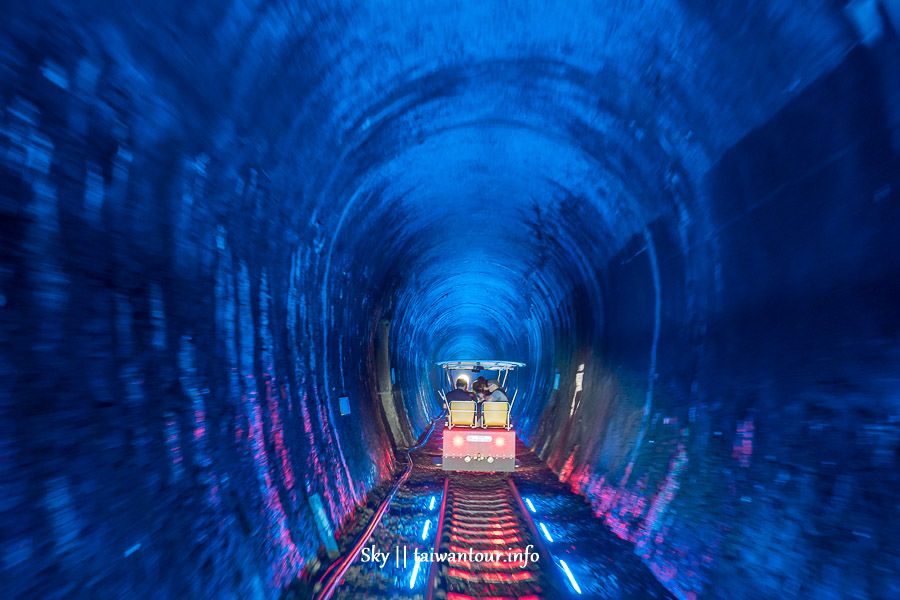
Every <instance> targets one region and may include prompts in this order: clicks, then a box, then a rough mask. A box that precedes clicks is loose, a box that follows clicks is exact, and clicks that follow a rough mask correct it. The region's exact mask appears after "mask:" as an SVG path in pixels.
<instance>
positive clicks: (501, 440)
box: [497, 437, 506, 446]
mask: <svg viewBox="0 0 900 600" xmlns="http://www.w3.org/2000/svg"><path fill="white" fill-rule="evenodd" d="M505 443H506V440H504V439H503V438H502V437H498V438H497V445H498V446H503V445H504V444H505Z"/></svg>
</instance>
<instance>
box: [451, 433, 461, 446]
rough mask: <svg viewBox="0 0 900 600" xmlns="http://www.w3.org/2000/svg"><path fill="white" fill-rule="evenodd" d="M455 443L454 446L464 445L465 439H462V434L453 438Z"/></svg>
mask: <svg viewBox="0 0 900 600" xmlns="http://www.w3.org/2000/svg"><path fill="white" fill-rule="evenodd" d="M453 445H454V446H462V445H463V439H462V436H461V435H458V436H456V437H455V438H453Z"/></svg>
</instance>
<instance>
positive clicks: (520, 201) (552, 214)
mask: <svg viewBox="0 0 900 600" xmlns="http://www.w3.org/2000/svg"><path fill="white" fill-rule="evenodd" d="M5 9H6V10H5V12H6V14H5V15H4V22H3V25H2V35H0V84H2V85H0V169H2V171H0V239H2V243H0V326H2V334H3V335H2V338H0V382H2V383H0V403H2V405H0V409H2V412H0V455H2V460H0V486H2V487H0V528H2V530H3V531H4V535H3V536H2V538H0V559H2V560H0V568H2V569H3V572H2V579H3V580H4V581H10V582H11V584H10V585H11V588H10V589H12V595H13V596H16V595H18V596H22V597H43V596H48V595H50V593H51V590H54V591H58V592H59V593H68V594H70V595H73V596H74V595H77V594H76V591H78V592H80V593H82V594H88V595H89V596H88V597H120V596H121V597H126V596H127V597H129V598H140V597H161V596H167V597H178V598H208V597H228V595H229V594H233V595H234V596H236V597H276V596H277V595H278V591H279V589H280V588H281V586H283V585H284V584H285V583H286V582H288V581H289V580H290V579H291V578H292V577H294V576H295V575H298V574H302V573H303V572H304V570H311V569H314V567H315V565H316V560H317V559H316V552H317V550H318V549H319V547H320V539H319V537H318V533H317V529H316V526H315V523H314V515H313V510H312V509H311V503H310V498H311V497H312V496H313V495H315V494H318V495H319V497H320V498H321V499H322V505H323V507H324V509H325V511H326V512H327V517H328V521H329V523H330V524H331V526H332V527H333V528H335V529H336V530H339V529H340V528H341V527H342V526H345V524H346V519H347V517H348V516H349V515H350V514H351V512H352V510H353V509H354V507H355V506H356V504H357V502H359V501H361V500H362V499H363V498H364V497H365V494H366V492H367V491H369V490H370V489H371V488H372V487H373V486H375V485H376V484H378V483H380V482H381V481H384V480H385V479H388V478H390V477H391V476H392V474H393V472H394V468H395V466H396V465H395V459H394V452H393V450H394V448H393V447H392V445H394V444H393V443H395V442H396V441H397V439H398V438H397V436H395V435H394V434H393V433H392V432H391V430H390V424H389V423H388V422H387V418H386V417H385V415H384V413H383V411H382V405H381V402H382V400H380V399H379V398H380V397H379V395H378V394H377V393H376V392H377V389H378V387H377V382H376V378H375V371H376V369H375V364H376V356H375V354H376V353H375V337H376V329H377V326H378V323H379V322H380V321H381V320H389V321H390V323H391V325H390V348H391V350H390V353H391V356H390V359H391V366H392V367H393V368H394V369H395V373H396V386H395V387H393V389H392V390H391V391H392V394H393V397H394V398H396V399H397V401H398V402H399V403H400V404H399V406H400V407H401V409H402V410H401V412H402V415H401V416H400V419H401V421H402V426H403V427H404V428H405V431H406V436H407V437H409V438H415V437H417V436H418V435H420V434H421V433H422V432H423V431H425V429H426V428H427V424H428V421H429V419H430V418H431V417H432V416H434V414H435V412H436V410H437V409H438V406H437V404H436V402H435V399H434V394H433V391H432V389H431V380H430V377H431V376H432V373H431V363H432V362H433V361H434V360H439V359H447V358H463V357H468V356H490V357H493V358H505V359H511V360H521V361H524V362H526V363H527V364H528V368H527V369H526V371H525V372H524V373H523V376H524V381H525V382H526V385H525V386H524V389H523V392H524V396H522V397H520V399H519V400H517V415H516V419H517V428H518V433H519V435H520V437H521V438H522V439H524V440H526V441H527V442H528V443H529V444H530V445H532V446H533V447H534V448H535V449H536V450H537V451H538V452H539V454H540V455H541V456H542V457H543V458H545V459H546V460H547V462H548V464H549V465H550V466H551V467H552V468H553V469H554V470H555V471H556V472H557V473H558V474H559V476H560V478H561V479H562V480H564V481H566V482H567V483H569V484H570V485H571V487H572V488H573V489H575V490H576V491H578V492H579V493H583V494H584V495H585V497H586V499H587V500H588V501H589V502H591V504H592V506H593V507H594V510H595V513H596V514H597V515H598V517H600V518H602V519H604V521H605V522H606V523H607V524H608V526H609V527H610V528H611V530H612V531H614V532H615V533H616V534H617V535H619V536H620V537H622V538H624V539H628V540H630V541H631V542H633V547H634V551H635V552H636V553H637V554H639V555H640V556H641V557H643V558H644V561H645V563H646V564H647V566H648V567H649V568H651V569H652V570H653V571H654V573H655V574H656V576H657V577H658V578H659V579H660V580H661V581H662V582H663V583H664V584H665V585H666V586H667V587H669V589H671V590H672V591H673V593H675V594H676V595H677V596H678V597H680V598H702V597H727V598H744V597H746V598H751V597H759V596H758V594H762V593H763V592H761V591H760V590H765V594H763V595H766V594H768V595H776V590H788V592H790V593H793V594H794V595H796V596H798V597H810V598H831V597H834V598H838V597H846V591H847V590H854V593H857V595H858V596H859V597H866V598H882V597H891V596H896V595H897V594H896V593H895V592H896V591H897V586H898V582H897V578H896V571H897V569H896V565H897V560H898V558H897V557H898V545H897V542H896V541H895V540H894V539H893V537H891V536H890V535H889V533H890V532H891V527H885V526H884V523H886V522H888V521H887V519H889V518H892V517H889V516H887V515H891V514H893V512H894V511H893V507H894V505H893V503H892V502H893V501H892V500H891V498H892V497H893V496H895V495H896V492H897V489H898V481H897V478H896V475H895V473H896V472H897V469H896V467H897V452H898V450H897V448H898V446H897V443H898V442H897V439H898V438H897V425H896V422H897V415H896V406H895V404H896V402H894V401H893V400H892V398H894V396H895V395H896V394H895V392H894V391H893V390H894V389H895V388H896V384H897V378H896V374H895V373H894V368H893V365H895V364H896V357H897V339H898V328H897V325H898V324H897V316H896V315H897V311H896V308H895V304H896V302H895V300H894V299H895V298H896V297H897V292H898V290H897V277H896V274H897V272H898V268H897V267H898V264H897V260H898V256H900V252H898V250H900V249H898V247H897V241H896V239H897V238H896V236H895V235H894V230H895V229H896V226H895V225H894V224H895V223H897V222H898V220H897V217H898V215H897V200H896V198H897V190H898V189H900V182H898V181H897V173H898V168H897V167H898V165H897V149H898V139H900V138H898V134H897V122H898V106H900V101H898V87H897V86H898V84H897V80H896V77H895V76H894V75H893V74H894V73H896V72H897V71H898V68H897V67H898V62H897V55H898V48H897V43H898V42H897V37H896V32H897V31H898V29H900V26H898V23H900V9H898V8H897V3H896V2H893V1H887V0H884V1H881V2H875V1H872V2H854V3H852V6H851V7H850V8H845V7H844V6H843V5H842V3H840V2H839V3H802V2H787V1H784V0H766V1H763V2H757V3H753V5H752V6H746V5H743V4H739V3H738V4H735V3H712V2H704V1H699V0H657V1H651V2H644V3H587V2H585V3H571V4H567V5H566V7H565V9H563V8H562V7H561V5H560V3H558V2H543V1H538V0H535V1H533V2H524V3H476V2H447V1H439V0H426V1H423V2H415V3H404V2H397V3H377V2H371V3H369V2H358V3H347V2H340V1H335V2H323V3H312V2H310V3H300V2H294V1H290V0H276V1H272V2H265V3H259V2H252V1H248V0H233V1H229V2H200V1H188V2H184V1H182V2H154V3H136V2H118V3H109V2H93V1H87V2H77V3H76V2H62V1H48V2H35V3H17V4H14V5H12V6H10V7H5ZM580 365H584V377H583V389H582V390H581V391H577V392H576V388H575V379H576V374H577V372H578V370H579V366H580ZM557 370H559V372H560V374H561V376H560V381H561V385H560V388H559V390H553V389H552V383H553V378H554V374H555V372H556V371H557ZM344 395H346V396H348V398H349V403H350V415H345V416H342V415H341V412H340V407H339V404H338V399H339V397H340V396H344ZM747 581H752V582H754V586H747V585H746V582H747ZM754 594H756V595H754Z"/></svg>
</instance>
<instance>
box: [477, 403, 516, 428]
mask: <svg viewBox="0 0 900 600" xmlns="http://www.w3.org/2000/svg"><path fill="white" fill-rule="evenodd" d="M481 415H482V417H481V422H482V425H483V426H484V427H505V428H507V429H508V428H509V402H490V401H488V402H484V403H483V404H482V405H481Z"/></svg>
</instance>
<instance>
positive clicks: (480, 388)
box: [472, 375, 488, 402]
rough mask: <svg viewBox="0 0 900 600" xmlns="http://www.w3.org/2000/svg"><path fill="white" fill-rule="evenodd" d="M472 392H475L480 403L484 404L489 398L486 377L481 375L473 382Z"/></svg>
mask: <svg viewBox="0 0 900 600" xmlns="http://www.w3.org/2000/svg"><path fill="white" fill-rule="evenodd" d="M472 391H473V392H475V396H476V398H477V400H478V402H484V400H485V398H487V396H488V391H487V380H485V378H484V375H479V376H478V378H477V379H476V380H475V381H473V382H472Z"/></svg>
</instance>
